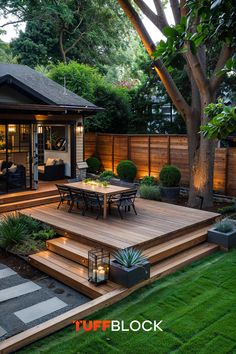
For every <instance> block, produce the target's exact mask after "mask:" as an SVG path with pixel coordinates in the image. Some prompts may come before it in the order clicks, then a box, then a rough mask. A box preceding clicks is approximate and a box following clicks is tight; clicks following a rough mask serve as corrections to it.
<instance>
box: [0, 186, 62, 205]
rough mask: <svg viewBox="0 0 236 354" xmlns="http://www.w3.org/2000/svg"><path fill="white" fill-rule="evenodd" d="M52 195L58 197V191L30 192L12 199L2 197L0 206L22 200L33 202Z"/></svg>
mask: <svg viewBox="0 0 236 354" xmlns="http://www.w3.org/2000/svg"><path fill="white" fill-rule="evenodd" d="M53 195H58V191H57V190H56V189H55V190H51V191H44V192H37V191H32V193H26V194H24V195H22V194H21V195H15V196H12V197H11V196H10V197H8V196H7V195H4V196H2V197H1V198H0V206H1V205H3V204H10V203H18V202H23V201H24V200H33V199H38V198H44V197H51V196H53Z"/></svg>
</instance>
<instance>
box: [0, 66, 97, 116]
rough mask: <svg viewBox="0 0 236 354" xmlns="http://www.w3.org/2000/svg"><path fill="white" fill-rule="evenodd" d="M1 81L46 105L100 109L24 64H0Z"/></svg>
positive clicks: (0, 82)
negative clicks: (18, 88)
mask: <svg viewBox="0 0 236 354" xmlns="http://www.w3.org/2000/svg"><path fill="white" fill-rule="evenodd" d="M2 83H8V84H13V85H15V86H18V87H20V88H21V89H22V90H23V91H25V92H26V93H28V94H30V95H32V96H34V97H35V98H37V99H39V100H41V101H42V102H43V103H45V104H46V105H58V106H65V107H70V106H71V108H86V109H87V110H91V111H97V110H100V109H101V108H99V107H98V106H96V105H94V104H93V103H91V102H89V101H87V100H85V99H84V98H82V97H80V96H78V95H76V94H75V93H73V92H71V91H70V90H67V89H65V88H64V87H63V86H61V85H59V84H58V83H56V82H55V81H53V80H51V79H49V78H48V77H46V76H44V75H43V74H41V73H39V72H37V71H35V70H33V69H31V68H30V67H28V66H25V65H18V64H0V84H2Z"/></svg>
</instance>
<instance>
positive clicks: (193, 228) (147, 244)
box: [137, 217, 216, 250]
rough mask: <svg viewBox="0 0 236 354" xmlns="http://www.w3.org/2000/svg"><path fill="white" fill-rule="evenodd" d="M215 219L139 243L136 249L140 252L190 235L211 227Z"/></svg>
mask: <svg viewBox="0 0 236 354" xmlns="http://www.w3.org/2000/svg"><path fill="white" fill-rule="evenodd" d="M215 219H216V217H213V218H212V219H208V220H206V221H200V222H199V223H196V224H194V225H192V226H189V227H185V228H183V229H179V230H178V231H176V230H175V231H173V232H170V233H168V234H165V235H163V236H158V237H157V238H154V239H152V241H150V240H149V241H147V242H143V243H140V244H139V245H138V246H137V248H139V249H141V250H146V249H148V248H150V247H153V246H157V245H160V244H162V243H164V242H167V241H171V240H174V239H176V238H178V237H180V236H183V235H186V234H188V233H191V232H193V231H196V232H197V231H198V230H200V229H202V228H203V227H205V226H208V225H212V224H213V223H214V222H215Z"/></svg>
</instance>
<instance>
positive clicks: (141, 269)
mask: <svg viewBox="0 0 236 354" xmlns="http://www.w3.org/2000/svg"><path fill="white" fill-rule="evenodd" d="M148 278H150V262H149V261H148V260H147V259H146V258H145V257H144V256H143V254H142V252H141V251H139V250H137V249H134V248H126V249H123V250H119V251H117V252H115V254H114V259H113V260H111V264H110V279H111V280H112V281H113V282H115V283H118V284H121V285H123V286H124V287H125V288H130V287H131V286H133V285H135V284H137V283H139V282H141V281H143V280H145V279H148Z"/></svg>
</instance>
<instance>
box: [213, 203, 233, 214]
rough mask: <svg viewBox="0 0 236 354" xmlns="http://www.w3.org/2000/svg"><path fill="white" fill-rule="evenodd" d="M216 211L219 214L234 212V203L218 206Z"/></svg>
mask: <svg viewBox="0 0 236 354" xmlns="http://www.w3.org/2000/svg"><path fill="white" fill-rule="evenodd" d="M217 212H218V213H220V214H223V215H224V214H228V213H234V212H235V204H231V205H227V206H225V207H223V208H219V209H218V210H217Z"/></svg>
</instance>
